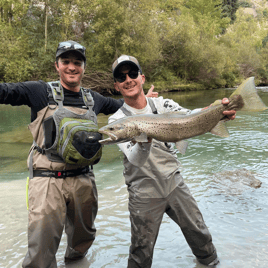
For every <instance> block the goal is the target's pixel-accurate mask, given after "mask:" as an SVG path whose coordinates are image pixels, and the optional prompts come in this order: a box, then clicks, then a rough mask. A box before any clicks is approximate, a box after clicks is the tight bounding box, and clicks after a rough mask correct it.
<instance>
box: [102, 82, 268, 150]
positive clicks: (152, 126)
mask: <svg viewBox="0 0 268 268" xmlns="http://www.w3.org/2000/svg"><path fill="white" fill-rule="evenodd" d="M229 100H230V102H229V104H227V105H224V104H222V103H221V100H217V101H215V102H214V103H213V104H212V105H211V106H209V107H208V108H207V109H204V110H202V111H200V112H197V113H193V114H189V115H182V114H181V113H180V112H169V113H164V114H142V115H133V116H128V117H124V118H121V119H119V120H116V121H115V122H112V123H111V124H108V125H106V126H104V127H102V128H100V129H99V132H100V133H102V134H105V135H108V138H107V139H104V140H100V141H99V142H100V143H101V144H114V143H121V142H126V141H140V142H142V141H147V138H148V137H151V138H153V139H156V140H159V141H163V142H174V143H176V147H177V149H178V150H179V151H180V152H181V153H183V154H184V153H185V151H186V148H187V142H186V141H185V140H186V139H189V138H191V137H195V136H198V135H202V134H205V133H207V132H211V133H212V134H215V135H218V136H220V137H228V136H229V133H228V130H227V128H226V125H225V121H226V120H227V118H226V117H225V116H224V115H223V114H222V112H223V111H226V110H236V111H239V110H240V111H242V110H243V111H263V110H265V109H267V107H266V106H265V104H264V103H263V102H262V100H261V99H260V97H259V95H258V93H257V90H256V88H255V84H254V77H250V78H248V79H247V80H245V81H244V82H243V83H242V84H241V85H240V86H239V87H238V88H237V89H236V90H235V91H234V92H233V94H232V95H231V96H230V97H229Z"/></svg>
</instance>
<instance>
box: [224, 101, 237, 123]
mask: <svg viewBox="0 0 268 268" xmlns="http://www.w3.org/2000/svg"><path fill="white" fill-rule="evenodd" d="M229 102H230V101H229V99H228V98H223V99H222V104H226V105H227V104H229ZM222 113H223V114H224V115H225V116H226V117H227V118H228V119H229V120H234V119H235V116H236V111H235V110H228V111H223V112H222Z"/></svg>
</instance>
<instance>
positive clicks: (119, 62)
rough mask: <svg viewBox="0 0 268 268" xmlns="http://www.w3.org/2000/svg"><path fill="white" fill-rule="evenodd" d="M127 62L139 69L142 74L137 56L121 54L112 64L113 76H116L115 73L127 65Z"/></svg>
mask: <svg viewBox="0 0 268 268" xmlns="http://www.w3.org/2000/svg"><path fill="white" fill-rule="evenodd" d="M126 64H127V65H132V66H134V67H135V69H138V70H139V71H140V73H141V74H142V71H141V66H140V64H139V62H138V60H137V59H136V58H135V57H132V56H128V55H121V56H120V57H119V58H118V59H117V60H116V61H115V62H114V63H113V65H112V71H113V76H114V77H115V74H116V72H117V71H118V69H119V67H120V66H122V65H126Z"/></svg>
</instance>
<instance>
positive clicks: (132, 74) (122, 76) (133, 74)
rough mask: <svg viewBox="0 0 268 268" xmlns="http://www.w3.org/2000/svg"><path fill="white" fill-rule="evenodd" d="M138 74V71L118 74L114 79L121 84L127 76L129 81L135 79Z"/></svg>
mask: <svg viewBox="0 0 268 268" xmlns="http://www.w3.org/2000/svg"><path fill="white" fill-rule="evenodd" d="M139 74H140V71H136V70H131V71H129V72H128V73H119V74H117V75H116V76H115V77H114V78H115V80H116V81H117V82H119V83H123V82H125V81H126V79H127V75H128V76H129V78H131V79H136V78H137V77H138V76H139Z"/></svg>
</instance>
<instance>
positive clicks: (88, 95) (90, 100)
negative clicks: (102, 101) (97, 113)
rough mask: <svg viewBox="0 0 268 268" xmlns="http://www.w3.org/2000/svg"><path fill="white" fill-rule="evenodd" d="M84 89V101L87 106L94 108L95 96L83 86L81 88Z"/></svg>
mask: <svg viewBox="0 0 268 268" xmlns="http://www.w3.org/2000/svg"><path fill="white" fill-rule="evenodd" d="M81 91H82V96H83V101H84V103H85V105H86V106H87V108H91V109H93V106H94V100H93V97H92V95H91V93H90V91H89V90H88V89H84V88H83V87H82V88H81Z"/></svg>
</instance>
